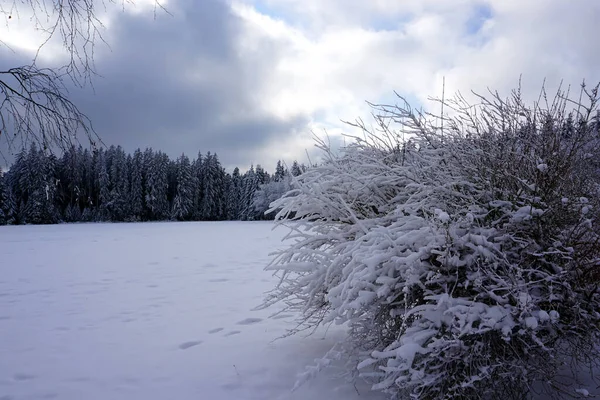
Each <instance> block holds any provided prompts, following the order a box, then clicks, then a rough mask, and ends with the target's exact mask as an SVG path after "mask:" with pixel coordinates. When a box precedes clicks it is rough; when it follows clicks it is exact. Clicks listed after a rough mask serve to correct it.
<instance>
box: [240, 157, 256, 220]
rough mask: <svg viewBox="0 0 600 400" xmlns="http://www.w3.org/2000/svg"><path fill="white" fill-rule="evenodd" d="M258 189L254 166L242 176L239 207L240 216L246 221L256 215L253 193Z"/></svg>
mask: <svg viewBox="0 0 600 400" xmlns="http://www.w3.org/2000/svg"><path fill="white" fill-rule="evenodd" d="M257 190H258V178H257V176H256V172H255V171H254V166H250V169H249V170H248V171H246V173H245V174H244V176H243V177H242V199H241V208H240V218H241V219H242V220H245V221H248V220H253V219H254V216H255V215H256V211H255V210H254V193H256V191H257Z"/></svg>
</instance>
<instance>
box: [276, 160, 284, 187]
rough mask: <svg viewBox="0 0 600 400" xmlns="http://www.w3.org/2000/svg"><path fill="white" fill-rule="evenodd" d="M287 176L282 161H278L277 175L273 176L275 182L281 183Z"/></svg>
mask: <svg viewBox="0 0 600 400" xmlns="http://www.w3.org/2000/svg"><path fill="white" fill-rule="evenodd" d="M286 175H287V171H286V170H285V168H284V167H283V164H282V162H281V160H278V161H277V166H276V167H275V174H274V175H273V180H274V181H275V182H281V181H282V180H284V179H285V176H286Z"/></svg>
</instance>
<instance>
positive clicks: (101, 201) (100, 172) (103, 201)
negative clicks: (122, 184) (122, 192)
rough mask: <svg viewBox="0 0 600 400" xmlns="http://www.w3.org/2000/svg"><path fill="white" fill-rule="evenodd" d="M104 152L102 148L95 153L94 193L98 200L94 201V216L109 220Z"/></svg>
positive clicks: (108, 189) (109, 197)
mask: <svg viewBox="0 0 600 400" xmlns="http://www.w3.org/2000/svg"><path fill="white" fill-rule="evenodd" d="M106 164H107V163H106V153H105V152H104V150H103V149H100V150H98V152H97V155H96V166H95V170H96V174H97V176H96V193H97V195H98V200H97V202H96V204H97V206H96V207H97V209H96V212H95V218H96V220H97V221H110V217H111V209H112V203H111V195H110V187H109V185H110V178H109V175H108V171H107V165H106Z"/></svg>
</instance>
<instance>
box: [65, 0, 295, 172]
mask: <svg viewBox="0 0 600 400" xmlns="http://www.w3.org/2000/svg"><path fill="white" fill-rule="evenodd" d="M169 7H170V8H169V11H170V12H171V13H172V14H173V17H169V16H167V15H159V17H158V18H157V19H156V20H153V19H152V18H151V17H150V16H147V17H146V18H143V17H140V16H135V15H131V14H127V13H123V14H121V15H119V16H118V18H117V20H116V21H115V22H114V23H113V25H114V28H111V31H110V36H109V37H108V40H107V41H108V42H109V44H110V47H111V50H112V51H110V52H109V51H107V50H105V51H103V52H101V53H99V54H97V69H98V71H99V72H100V74H101V75H102V76H103V77H102V78H99V79H96V80H95V81H94V88H95V94H93V95H92V94H91V93H90V91H85V92H81V91H78V92H74V99H75V100H76V101H77V104H79V105H80V107H81V108H82V110H83V111H85V112H86V113H87V114H88V115H89V116H90V117H91V118H92V121H93V123H94V127H95V129H96V130H97V131H98V133H99V134H100V135H101V137H102V139H103V141H104V142H105V143H106V144H118V145H122V146H123V147H125V149H126V150H128V151H132V150H133V149H135V148H137V147H142V148H143V147H146V146H151V147H154V148H155V149H160V150H163V151H165V152H167V153H168V154H170V155H171V156H177V155H178V154H180V153H182V152H185V153H186V154H188V155H190V156H193V155H195V154H196V153H197V151H198V150H200V151H202V152H203V153H206V152H207V151H211V152H217V153H219V156H220V158H221V160H222V162H223V163H224V164H230V165H231V164H240V165H241V166H245V165H248V164H249V163H250V162H251V161H252V160H251V157H250V156H249V154H251V153H252V152H255V151H257V149H259V148H260V147H262V146H264V145H265V143H267V142H268V141H270V140H271V139H273V138H274V137H277V136H280V135H281V136H284V135H286V133H289V132H291V131H292V130H293V129H294V128H295V127H301V126H304V125H306V122H307V120H305V119H304V118H294V119H291V120H281V119H278V118H277V117H275V116H273V115H270V114H269V113H266V112H264V111H262V110H260V108H259V102H258V101H256V99H257V98H258V96H260V95H261V86H262V84H263V82H264V81H265V80H266V79H268V77H269V70H270V68H271V65H272V60H274V59H275V58H276V57H277V52H278V48H277V44H276V43H273V44H272V45H271V46H265V47H262V48H260V49H258V50H257V51H256V52H255V53H253V54H250V55H249V56H248V55H247V54H245V55H244V56H241V55H240V52H239V51H238V48H237V43H238V42H239V38H240V35H241V29H240V26H241V24H242V23H243V21H241V20H240V19H239V17H237V16H236V15H234V14H232V13H231V11H230V9H229V8H228V6H227V5H226V4H224V3H222V2H220V1H216V0H209V1H201V2H199V1H191V0H186V1H180V2H178V3H175V4H172V5H171V6H169Z"/></svg>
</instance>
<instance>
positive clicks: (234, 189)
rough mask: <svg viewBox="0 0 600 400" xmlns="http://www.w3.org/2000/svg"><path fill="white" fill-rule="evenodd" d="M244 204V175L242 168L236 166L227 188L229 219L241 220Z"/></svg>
mask: <svg viewBox="0 0 600 400" xmlns="http://www.w3.org/2000/svg"><path fill="white" fill-rule="evenodd" d="M241 205H242V177H241V175H240V169H239V168H238V167H235V168H234V169H233V174H232V175H231V179H230V183H229V187H228V190H227V219H228V220H234V221H235V220H239V219H240V218H241V215H240V214H241V208H242V207H241Z"/></svg>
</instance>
